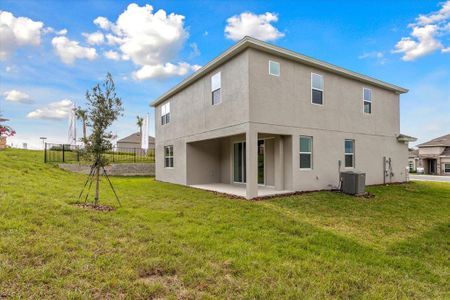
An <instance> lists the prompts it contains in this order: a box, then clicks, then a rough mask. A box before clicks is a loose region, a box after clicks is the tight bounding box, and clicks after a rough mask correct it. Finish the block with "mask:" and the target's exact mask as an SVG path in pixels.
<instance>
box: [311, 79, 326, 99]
mask: <svg viewBox="0 0 450 300" xmlns="http://www.w3.org/2000/svg"><path fill="white" fill-rule="evenodd" d="M314 75H317V76H320V77H322V83H323V89H318V88H314V87H313V76H314ZM313 89H314V90H317V91H321V92H322V104H320V103H314V102H313ZM311 104H313V105H318V106H324V104H325V80H324V79H323V75H320V74H317V73H314V72H311Z"/></svg>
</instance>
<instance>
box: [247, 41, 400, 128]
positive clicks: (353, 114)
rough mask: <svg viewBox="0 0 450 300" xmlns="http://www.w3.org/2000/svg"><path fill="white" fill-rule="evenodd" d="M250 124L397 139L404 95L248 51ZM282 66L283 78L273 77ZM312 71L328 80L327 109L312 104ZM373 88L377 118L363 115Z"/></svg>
mask: <svg viewBox="0 0 450 300" xmlns="http://www.w3.org/2000/svg"><path fill="white" fill-rule="evenodd" d="M249 52H250V55H249V64H250V67H249V82H250V85H249V88H250V110H249V111H250V121H252V122H260V123H264V124H274V125H284V126H289V127H302V128H318V129H327V130H334V131H341V132H359V133H368V134H373V135H387V136H395V135H398V134H399V133H400V113H399V110H400V108H399V107H400V106H399V95H397V94H395V93H394V92H391V91H387V90H384V89H381V88H378V87H374V86H371V85H369V84H366V83H362V82H358V81H356V80H352V79H347V78H345V77H342V76H338V75H335V74H333V73H329V72H325V71H321V70H319V69H315V68H312V67H309V66H306V65H304V64H299V63H297V62H293V61H290V60H286V59H282V58H278V57H274V56H272V55H269V54H267V53H263V52H260V51H257V50H254V49H250V50H249ZM269 60H273V61H277V62H279V63H280V69H281V74H280V76H279V77H277V76H271V75H269V73H268V62H269ZM311 72H314V73H317V74H320V75H322V76H323V79H324V105H315V104H311ZM364 87H366V88H370V89H372V114H365V113H364V112H363V101H362V92H363V88H364Z"/></svg>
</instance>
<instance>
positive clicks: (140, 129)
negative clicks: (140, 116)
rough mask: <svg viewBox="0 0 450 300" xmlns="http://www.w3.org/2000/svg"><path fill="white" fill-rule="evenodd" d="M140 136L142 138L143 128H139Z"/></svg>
mask: <svg viewBox="0 0 450 300" xmlns="http://www.w3.org/2000/svg"><path fill="white" fill-rule="evenodd" d="M139 134H140V135H141V138H142V126H139Z"/></svg>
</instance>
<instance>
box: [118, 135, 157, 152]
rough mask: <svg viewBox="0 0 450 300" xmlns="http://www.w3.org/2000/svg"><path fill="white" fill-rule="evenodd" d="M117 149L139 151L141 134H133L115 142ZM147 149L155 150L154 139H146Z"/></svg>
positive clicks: (150, 137)
mask: <svg viewBox="0 0 450 300" xmlns="http://www.w3.org/2000/svg"><path fill="white" fill-rule="evenodd" d="M117 148H121V149H133V148H136V149H141V134H140V133H139V132H136V133H133V134H131V135H129V136H127V137H124V138H123V139H121V140H118V141H117ZM148 149H155V138H154V137H152V136H149V137H148Z"/></svg>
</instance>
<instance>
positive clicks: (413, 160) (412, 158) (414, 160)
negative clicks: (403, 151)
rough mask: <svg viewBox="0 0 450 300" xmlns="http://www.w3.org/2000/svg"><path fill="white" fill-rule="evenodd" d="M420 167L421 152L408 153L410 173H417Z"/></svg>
mask: <svg viewBox="0 0 450 300" xmlns="http://www.w3.org/2000/svg"><path fill="white" fill-rule="evenodd" d="M418 166H419V150H418V149H409V153H408V169H409V172H417V167H418Z"/></svg>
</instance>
